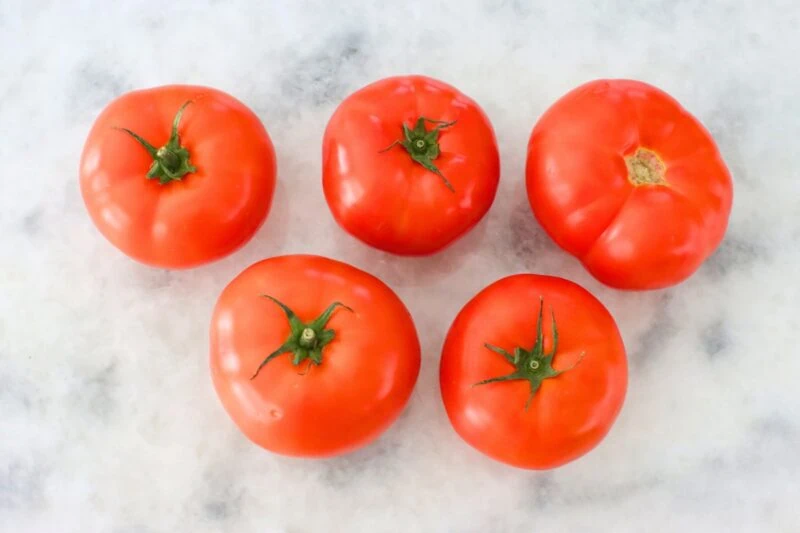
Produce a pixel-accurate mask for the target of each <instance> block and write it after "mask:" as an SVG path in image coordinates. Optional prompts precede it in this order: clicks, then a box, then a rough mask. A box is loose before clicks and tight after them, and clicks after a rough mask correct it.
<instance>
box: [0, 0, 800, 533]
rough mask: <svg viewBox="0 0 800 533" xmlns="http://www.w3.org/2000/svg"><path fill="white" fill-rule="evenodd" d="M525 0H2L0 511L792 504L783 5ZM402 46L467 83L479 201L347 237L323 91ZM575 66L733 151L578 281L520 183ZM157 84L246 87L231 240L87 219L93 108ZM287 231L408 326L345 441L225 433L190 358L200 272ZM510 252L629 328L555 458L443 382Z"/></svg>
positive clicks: (439, 73) (410, 518)
mask: <svg viewBox="0 0 800 533" xmlns="http://www.w3.org/2000/svg"><path fill="white" fill-rule="evenodd" d="M122 4H125V5H127V6H128V7H121V5H122ZM530 4H534V3H533V2H524V1H517V0H513V1H512V0H509V1H501V0H486V1H483V2H477V1H469V2H461V3H460V4H459V5H460V7H455V4H454V3H453V2H444V1H440V0H431V1H428V2H415V1H406V2H396V3H394V4H393V5H392V7H391V8H385V9H379V8H377V7H366V6H362V5H359V3H356V2H353V3H347V2H336V3H334V2H324V1H320V2H311V1H297V2H288V1H287V2H285V3H284V2H269V3H265V2H259V1H255V0H254V1H250V2H241V3H239V5H238V6H237V7H235V8H234V7H231V6H228V5H227V4H225V3H222V2H202V3H201V2H194V1H191V2H190V1H181V0H173V1H171V2H159V3H157V4H156V3H153V4H151V5H146V4H145V3H142V2H139V3H136V2H119V3H113V2H89V1H85V2H44V1H42V2H24V1H23V0H10V1H3V2H2V5H0V50H2V53H0V71H2V76H0V126H2V129H1V130H0V131H2V140H1V141H0V180H1V181H0V184H1V185H2V188H1V189H0V241H1V242H2V246H0V291H1V293H2V296H1V297H0V531H2V532H3V533H5V532H14V533H21V532H82V533H83V532H95V531H97V532H113V533H155V532H175V531H186V532H189V531H191V532H193V533H200V532H219V531H231V532H236V533H248V532H290V533H296V532H310V531H313V532H318V531H325V532H330V531H342V532H360V531H369V532H381V531H409V532H410V531H425V532H459V533H460V532H485V531H492V532H527V531H558V532H560V531H564V532H568V531H583V532H587V531H591V532H594V531H598V532H600V531H614V532H627V531H632V532H633V531H648V532H660V531H663V532H676V531H703V532H709V531H725V532H730V531H754V532H755V531H758V532H773V531H775V532H790V531H791V532H794V531H800V508H799V507H798V503H797V502H798V500H799V499H800V456H799V455H798V453H797V452H798V449H799V448H800V385H799V383H800V358H799V357H798V356H797V355H796V342H797V340H796V339H797V332H798V330H800V303H798V302H800V284H799V283H798V265H800V175H799V173H798V163H797V160H796V159H795V158H796V157H797V154H798V152H797V147H798V139H800V120H798V117H800V98H798V94H800V69H798V52H800V33H798V30H797V28H798V25H800V4H798V3H797V2H795V1H793V0H785V1H777V2H768V3H765V2H759V1H755V0H753V1H750V0H742V1H740V2H727V1H723V0H719V1H714V2H706V3H704V7H700V6H699V5H698V3H696V2H673V1H658V2H606V1H601V2H594V3H593V4H592V5H589V4H588V3H581V2H563V1H562V2H552V3H551V2H536V7H528V6H529V5H530ZM334 5H335V7H334ZM400 73H422V74H427V75H431V76H434V77H437V78H439V79H442V80H444V81H446V82H449V83H451V84H453V85H455V86H457V87H458V88H460V89H461V90H463V91H464V92H465V93H467V94H468V95H470V96H472V97H473V98H475V99H476V100H477V101H478V102H479V103H480V104H481V105H482V106H483V107H484V109H485V110H486V112H487V113H488V115H489V116H490V118H491V120H492V122H493V124H494V127H495V129H496V131H497V135H498V141H499V146H500V152H501V158H502V177H501V183H500V189H499V193H498V195H497V199H496V201H495V203H494V205H493V207H492V209H491V211H490V212H489V214H488V216H487V218H486V219H484V221H483V222H482V223H481V225H480V226H478V227H477V228H476V229H475V230H474V231H473V232H472V233H470V234H469V235H468V236H467V237H466V238H465V239H463V240H461V241H460V242H459V243H458V244H456V245H455V246H453V247H451V248H450V249H448V250H447V251H445V252H444V253H442V254H439V255H436V256H434V257H430V258H424V259H399V258H396V257H392V256H388V255H386V254H383V253H380V252H377V251H375V250H372V249H369V248H367V247H365V246H363V245H362V244H360V243H359V242H357V241H356V240H355V239H353V238H350V237H348V236H346V235H345V234H344V232H343V231H342V230H340V229H339V227H338V226H336V224H335V223H334V221H333V219H332V217H331V215H330V213H329V211H328V209H327V206H326V204H325V200H324V198H323V194H322V188H321V185H320V151H321V150H320V143H321V138H322V132H323V128H324V126H325V123H326V121H327V119H328V118H329V116H330V114H331V113H332V111H333V110H334V108H335V106H336V105H337V104H338V103H339V102H340V101H341V99H342V98H343V97H344V96H346V95H347V94H348V93H350V92H351V91H352V90H354V89H357V88H359V87H361V86H362V85H364V84H366V83H368V82H370V81H373V80H376V79H378V78H381V77H384V76H387V75H392V74H400ZM598 77H631V78H637V79H641V80H644V81H648V82H650V83H653V84H655V85H657V86H660V87H661V88H663V89H665V90H667V91H668V92H670V93H671V94H673V95H674V96H675V97H676V98H677V99H678V100H680V101H681V102H682V103H683V104H684V105H685V106H686V107H687V108H688V109H689V110H690V111H692V112H693V113H694V114H696V115H697V116H698V117H699V118H700V119H701V120H702V121H703V122H704V123H705V124H706V125H707V127H708V128H709V129H710V130H711V132H712V133H713V134H714V136H715V137H716V139H717V141H718V143H719V146H720V149H721V151H722V153H723V156H724V157H725V159H726V161H727V162H728V164H729V166H730V168H731V170H732V173H733V176H734V181H735V195H734V196H735V198H734V208H733V214H732V218H731V224H730V228H729V232H728V235H727V237H726V239H725V242H724V243H723V245H722V247H721V249H720V250H719V251H718V253H717V254H716V255H715V256H714V257H713V258H712V259H710V260H709V261H708V262H707V263H706V265H705V266H703V268H702V269H701V270H700V271H699V272H698V273H697V274H696V275H695V276H694V277H692V278H691V279H690V280H689V281H687V282H686V283H684V284H682V285H680V286H678V287H675V288H673V289H671V290H665V291H657V292H648V293H625V292H619V291H615V290H611V289H608V288H604V287H602V286H601V285H599V284H598V283H597V282H595V281H594V280H593V279H591V278H590V276H589V275H588V274H587V273H586V272H585V271H584V270H583V269H582V267H581V266H580V265H579V264H578V263H577V262H576V261H575V260H574V259H572V258H571V257H569V256H567V255H566V254H565V253H562V252H561V251H560V250H558V249H557V248H556V246H555V245H554V244H553V243H552V242H551V241H550V240H549V239H548V238H547V237H546V236H545V235H544V234H543V232H542V231H541V230H540V229H539V228H538V227H537V225H536V223H535V222H534V219H533V217H532V215H531V213H530V210H529V208H528V205H527V201H526V199H525V197H524V194H522V192H523V191H524V183H523V170H524V168H523V167H524V156H525V145H526V142H527V138H528V135H529V133H530V130H531V128H532V126H533V124H534V122H535V121H536V119H537V118H538V117H539V116H540V115H541V113H542V112H543V111H544V109H545V108H546V107H547V106H548V105H550V104H551V103H552V102H553V101H554V100H555V99H556V98H557V97H558V96H560V95H561V94H562V93H564V92H566V91H567V90H568V89H570V88H572V87H574V86H576V85H578V84H580V83H582V82H584V81H587V80H589V79H593V78H598ZM171 82H179V83H196V84H206V85H211V86H215V87H218V88H220V89H222V90H225V91H227V92H229V93H231V94H233V95H235V96H236V97H238V98H239V99H241V100H242V101H244V102H245V103H246V104H248V105H249V106H251V107H252V108H253V109H254V110H255V111H256V112H257V113H258V115H259V117H260V118H261V119H262V120H263V122H264V123H265V125H266V127H267V128H268V130H269V132H270V134H271V136H272V139H273V141H274V143H275V146H276V150H277V154H278V168H279V171H278V173H279V183H278V186H277V191H276V197H275V203H274V207H273V210H272V213H271V214H270V217H269V219H268V220H267V222H266V224H265V225H264V226H263V228H262V229H261V230H260V231H259V232H258V233H257V234H256V236H255V238H254V239H253V240H252V241H251V242H250V243H249V244H248V245H247V246H246V247H245V248H243V249H242V250H240V251H239V252H238V253H235V254H234V255H232V256H230V257H228V258H226V259H224V260H222V261H220V262H218V263H215V264H213V265H211V266H207V267H203V268H199V269H196V270H192V271H188V272H168V271H161V270H155V269H150V268H147V267H143V266H140V265H138V264H136V263H134V262H132V261H130V260H128V259H127V258H126V257H124V256H123V255H122V254H120V253H119V252H118V251H117V250H116V249H114V248H113V247H111V245H109V244H108V243H107V242H106V241H105V240H104V239H103V238H102V237H101V236H100V235H99V233H98V232H97V231H96V230H95V229H94V227H93V226H92V223H91V222H90V220H89V217H88V216H87V214H86V212H85V210H84V207H83V203H82V201H81V198H80V193H79V190H78V180H77V169H78V159H79V156H80V151H81V148H82V145H83V142H84V140H85V136H86V134H87V132H88V129H89V127H90V125H91V123H92V121H93V120H94V118H95V117H96V115H97V114H98V112H99V111H100V109H101V108H102V107H103V106H104V105H106V104H107V103H108V102H109V100H110V99H112V98H113V97H115V96H117V95H119V94H121V93H123V92H125V91H128V90H131V89H135V88H140V87H146V86H153V85H160V84H166V83H171ZM289 252H313V253H317V254H322V255H328V256H331V257H334V258H338V259H342V260H345V261H348V262H350V263H352V264H354V265H356V266H359V267H361V268H364V269H366V270H368V271H370V272H372V273H374V274H376V275H378V276H379V277H381V278H382V279H384V280H385V281H386V282H387V283H388V284H389V285H391V286H392V287H393V288H394V289H395V290H396V291H397V292H398V294H399V295H400V296H401V297H402V298H403V299H404V301H405V302H406V303H407V305H408V306H409V308H410V310H411V312H412V313H413V315H414V318H415V320H416V323H417V326H418V330H419V334H420V338H421V342H422V347H423V356H422V357H423V361H422V369H421V373H420V378H419V381H418V384H417V387H416V389H415V391H414V394H413V396H412V399H411V401H410V404H409V407H408V409H407V410H406V412H405V413H404V415H403V416H402V417H401V419H400V420H399V422H398V423H397V424H395V425H394V426H393V427H392V428H391V429H390V430H389V431H388V432H387V433H386V434H385V435H384V436H383V437H382V438H381V439H380V440H379V441H378V442H377V443H375V444H374V445H372V446H370V447H368V448H366V449H363V450H362V451H359V452H357V453H355V454H352V455H349V456H345V457H342V458H339V459H333V460H326V461H301V460H296V459H286V458H282V457H277V456H274V455H271V454H269V453H267V452H265V451H263V450H261V449H259V448H257V447H256V446H253V445H251V444H249V442H248V441H246V439H245V437H243V436H242V434H241V433H240V432H239V431H238V430H237V429H236V428H235V427H234V425H233V423H232V422H231V421H230V420H229V418H228V416H227V415H226V413H225V412H224V411H223V409H222V407H221V406H220V404H219V402H218V400H217V398H216V396H215V394H214V391H213V389H212V387H211V383H210V377H209V372H208V368H207V359H208V355H207V351H208V323H209V317H210V313H211V308H212V306H213V304H214V301H215V300H216V298H217V296H218V294H219V292H220V290H221V289H222V287H223V286H224V285H225V284H226V283H227V282H228V281H229V280H230V279H231V278H232V277H233V276H234V275H236V274H237V273H238V272H239V271H240V270H242V269H243V268H244V267H245V266H247V265H249V264H250V263H252V262H254V261H256V260H258V259H262V258H264V257H268V256H272V255H278V254H282V253H289ZM522 271H529V272H540V273H550V274H558V275H562V276H564V277H567V278H569V279H572V280H575V281H577V282H578V283H580V284H582V285H584V286H585V287H587V288H588V289H589V290H590V291H592V292H593V293H594V294H596V295H597V296H598V297H599V298H600V299H601V300H602V301H603V302H604V303H605V304H606V305H607V306H608V307H609V309H610V310H611V311H612V313H613V314H614V316H615V317H616V319H617V321H618V323H619V326H620V329H621V331H622V334H623V337H624V339H625V342H626V345H627V347H628V352H629V360H630V387H629V391H628V396H627V400H626V403H625V406H624V408H623V411H622V414H621V415H620V418H619V419H618V421H617V423H616V425H615V426H614V428H613V429H612V431H611V433H610V434H609V435H608V437H607V438H606V439H605V440H604V441H603V442H602V443H601V445H600V446H599V447H598V448H597V449H596V450H595V451H593V452H592V453H590V454H589V455H587V456H585V457H584V458H582V459H580V460H578V461H576V462H574V463H571V464H569V465H568V466H565V467H563V468H561V469H558V470H555V471H550V472H527V471H522V470H515V469H512V468H509V467H506V466H503V465H501V464H499V463H494V462H492V461H490V460H488V459H486V458H484V457H483V456H481V455H480V454H478V453H477V452H475V451H473V450H472V449H471V448H469V447H468V446H467V445H466V444H464V443H463V442H462V441H461V440H460V439H459V438H458V436H457V435H456V434H455V432H454V431H453V430H452V429H451V427H450V425H449V423H448V421H447V418H446V416H445V413H444V409H443V406H442V404H441V401H440V397H439V391H438V378H437V371H438V359H439V350H440V347H441V344H442V340H443V337H444V335H445V333H446V330H447V327H448V326H449V324H450V322H451V320H452V319H453V317H454V316H455V313H456V312H457V310H458V309H459V308H460V307H461V306H462V305H463V304H464V303H465V302H466V301H467V300H468V299H469V298H470V297H471V296H472V295H473V294H474V293H475V292H476V291H477V290H479V289H480V288H482V287H483V286H485V285H487V284H488V283H490V282H492V281H494V280H495V279H497V278H499V277H502V276H504V275H507V274H510V273H515V272H522Z"/></svg>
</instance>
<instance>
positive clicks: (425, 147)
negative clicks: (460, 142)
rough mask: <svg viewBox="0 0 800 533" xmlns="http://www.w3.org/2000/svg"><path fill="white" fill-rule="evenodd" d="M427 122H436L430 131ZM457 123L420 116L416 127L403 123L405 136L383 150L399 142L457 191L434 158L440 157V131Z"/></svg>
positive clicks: (418, 160)
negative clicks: (434, 162) (412, 127)
mask: <svg viewBox="0 0 800 533" xmlns="http://www.w3.org/2000/svg"><path fill="white" fill-rule="evenodd" d="M426 122H429V123H431V124H435V127H434V128H433V129H432V130H430V131H428V130H427V128H426V127H425V123H426ZM455 123H456V121H455V120H454V121H453V122H445V121H443V120H433V119H429V118H425V117H419V118H418V119H417V123H416V125H415V126H414V129H411V128H409V127H408V126H407V125H406V124H405V123H403V138H402V139H399V140H396V141H395V142H393V143H392V144H390V145H389V146H387V147H386V148H384V149H383V150H381V152H387V151H389V150H391V149H392V148H394V147H395V146H397V145H398V144H399V145H400V146H402V147H403V148H405V150H406V152H408V154H409V155H410V156H411V159H412V160H413V161H415V162H416V163H419V164H420V165H422V166H423V167H425V168H426V169H428V170H430V171H431V172H433V173H434V174H436V175H437V176H439V177H440V178H442V181H443V182H444V185H445V187H447V188H448V189H450V191H451V192H456V191H455V189H454V188H453V185H452V184H451V183H450V182H449V181H448V180H447V178H445V177H444V174H442V172H441V171H440V170H439V169H438V168H437V167H436V165H434V164H433V161H434V159H436V158H437V157H439V154H440V149H439V132H440V131H441V130H443V129H445V128H449V127H450V126H453V125H454V124H455Z"/></svg>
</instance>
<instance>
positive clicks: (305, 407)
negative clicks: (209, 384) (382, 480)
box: [211, 255, 420, 457]
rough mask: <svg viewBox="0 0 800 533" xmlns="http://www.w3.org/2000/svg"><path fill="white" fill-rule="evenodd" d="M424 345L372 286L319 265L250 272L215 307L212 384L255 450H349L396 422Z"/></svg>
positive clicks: (385, 291)
mask: <svg viewBox="0 0 800 533" xmlns="http://www.w3.org/2000/svg"><path fill="white" fill-rule="evenodd" d="M419 366H420V346H419V341H418V339H417V332H416V330H415V328H414V323H413V321H412V319H411V315H409V313H408V310H407V309H406V308H405V306H404V305H403V303H402V302H401V301H400V299H399V298H398V297H397V295H395V293H394V292H392V290H391V289H390V288H389V287H387V286H386V285H385V284H384V283H383V282H382V281H380V280H379V279H378V278H376V277H374V276H372V275H370V274H367V273H366V272H363V271H361V270H358V269H357V268H354V267H352V266H350V265H347V264H345V263H340V262H338V261H334V260H332V259H326V258H324V257H316V256H308V255H289V256H283V257H274V258H272V259H267V260H265V261H261V262H259V263H256V264H254V265H252V266H251V267H250V268H248V269H246V270H245V271H244V272H242V273H241V274H239V276H237V277H236V278H235V279H234V280H233V281H232V282H231V283H230V284H229V285H228V286H227V287H226V288H225V290H224V291H222V294H221V295H220V297H219V300H218V301H217V305H216V307H215V309H214V316H213V318H212V321H211V376H212V378H213V380H214V387H215V388H216V390H217V394H218V395H219V398H220V400H221V401H222V405H223V406H224V407H225V410H226V411H227V412H228V414H229V415H230V416H231V418H233V421H234V422H235V423H236V425H237V426H239V428H240V429H241V430H242V432H244V434H245V435H246V436H247V437H248V438H249V439H250V440H252V441H253V442H255V443H256V444H258V445H259V446H262V447H264V448H266V449H268V450H270V451H273V452H276V453H281V454H285V455H294V456H302V457H326V456H332V455H338V454H342V453H345V452H349V451H352V450H355V449H356V448H359V447H361V446H364V445H365V444H368V443H369V442H371V441H372V440H374V439H375V438H377V437H378V435H380V434H381V433H382V432H383V431H384V430H386V428H388V427H389V426H390V425H391V424H392V422H394V420H395V419H396V418H397V417H398V416H399V415H400V412H401V411H402V410H403V407H404V406H405V405H406V403H407V402H408V399H409V397H410V395H411V390H412V389H413V388H414V384H415V382H416V380H417V374H418V373H419Z"/></svg>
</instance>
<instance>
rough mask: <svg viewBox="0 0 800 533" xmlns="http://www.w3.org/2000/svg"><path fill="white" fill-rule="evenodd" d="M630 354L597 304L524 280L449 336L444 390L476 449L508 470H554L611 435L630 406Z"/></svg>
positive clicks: (468, 308) (482, 296)
mask: <svg viewBox="0 0 800 533" xmlns="http://www.w3.org/2000/svg"><path fill="white" fill-rule="evenodd" d="M627 376H628V370H627V362H626V358H625V347H624V346H623V344H622V339H621V338H620V334H619V331H618V330H617V326H616V323H615V322H614V319H613V318H612V317H611V315H610V314H609V312H608V311H607V310H606V308H605V307H603V304H601V303H600V302H599V301H598V300H597V299H596V298H595V297H594V296H592V295H591V294H589V293H588V292H587V291H586V290H585V289H583V288H581V287H580V286H578V285H576V284H575V283H572V282H571V281H567V280H565V279H561V278H555V277H550V276H539V275H534V274H519V275H515V276H510V277H507V278H503V279H501V280H499V281H496V282H495V283H493V284H491V285H489V286H488V287H486V288H485V289H484V290H482V291H481V292H480V293H478V294H477V295H476V296H475V297H474V298H473V299H472V300H470V302H469V303H467V305H465V306H464V308H463V309H462V310H461V312H460V313H459V314H458V316H457V317H456V319H455V321H454V322H453V325H452V326H451V328H450V331H449V332H448V334H447V338H446V340H445V344H444V348H443V350H442V359H441V366H440V373H439V379H440V385H441V389H442V398H443V400H444V405H445V408H446V410H447V416H448V417H449V418H450V422H451V423H452V424H453V427H454V428H455V430H456V432H458V434H459V435H460V436H461V437H462V438H463V439H464V440H465V441H466V442H468V443H469V444H470V445H472V446H473V447H475V448H476V449H478V450H479V451H481V452H483V453H484V454H486V455H488V456H489V457H492V458H493V459H496V460H498V461H502V462H504V463H507V464H510V465H513V466H517V467H521V468H531V469H546V468H554V467H557V466H560V465H563V464H564V463H567V462H569V461H572V460H574V459H576V458H578V457H580V456H581V455H583V454H585V453H586V452H588V451H589V450H591V449H592V448H594V447H595V446H596V445H597V443H599V442H600V441H601V440H602V439H603V437H604V436H605V435H606V433H608V431H609V429H610V428H611V425H612V424H613V423H614V420H615V419H616V417H617V414H618V413H619V411H620V409H621V407H622V402H623V400H624V398H625V391H626V388H627V380H628V377H627Z"/></svg>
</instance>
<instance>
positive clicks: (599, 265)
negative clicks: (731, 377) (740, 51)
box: [526, 80, 733, 289]
mask: <svg viewBox="0 0 800 533" xmlns="http://www.w3.org/2000/svg"><path fill="white" fill-rule="evenodd" d="M526 173H527V186H528V199H529V200H530V204H531V207H532V208H533V212H534V214H535V215H536V218H537V219H538V220H539V222H540V223H541V225H542V227H543V228H544V229H545V231H547V233H548V234H549V235H550V236H551V237H552V238H553V240H555V241H556V243H558V245H559V246H561V247H562V248H563V249H565V250H566V251H568V252H569V253H571V254H572V255H574V256H576V257H577V258H578V259H580V260H581V261H582V262H583V264H584V265H585V266H586V268H587V269H588V270H589V271H590V272H591V273H592V274H593V275H594V276H595V277H596V278H597V279H599V280H600V281H602V282H603V283H605V284H607V285H610V286H612V287H617V288H621V289H658V288H662V287H668V286H670V285H674V284H676V283H679V282H680V281H682V280H684V279H686V278H687V277H689V276H690V275H691V274H692V273H693V272H695V271H696V270H697V269H698V268H699V267H700V265H701V264H702V263H703V261H705V260H706V258H708V256H710V255H711V254H712V253H713V252H714V250H715V249H716V248H717V246H718V245H719V243H720V241H722V237H723V235H724V234H725V229H726V227H727V224H728V217H729V215H730V210H731V202H732V197H733V186H732V183H731V177H730V173H729V172H728V169H727V167H726V166H725V163H724V162H723V160H722V157H721V156H720V153H719V150H717V146H716V144H715V143H714V140H713V139H712V138H711V135H710V134H709V133H708V131H706V129H705V128H704V127H703V126H702V125H701V124H700V122H699V121H698V120H697V119H696V118H694V117H693V116H692V115H690V114H689V113H688V112H687V111H686V110H685V109H683V107H681V105H680V104H679V103H678V102H676V101H675V100H674V99H673V98H672V97H671V96H669V95H668V94H666V93H665V92H663V91H661V90H659V89H657V88H655V87H653V86H651V85H647V84H646V83H642V82H638V81H630V80H597V81H593V82H590V83H587V84H585V85H582V86H580V87H578V88H577V89H575V90H573V91H572V92H570V93H568V94H567V95H566V96H564V97H562V98H561V99H560V100H558V101H557V102H556V103H555V104H553V106H552V107H550V109H548V110H547V112H546V113H545V114H544V116H542V118H541V119H540V120H539V122H538V123H537V124H536V127H535V128H534V129H533V133H532V134H531V138H530V142H529V144H528V162H527V169H526Z"/></svg>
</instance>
